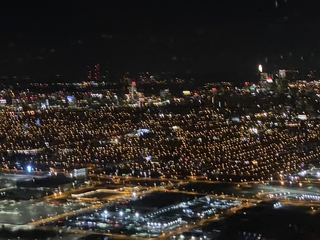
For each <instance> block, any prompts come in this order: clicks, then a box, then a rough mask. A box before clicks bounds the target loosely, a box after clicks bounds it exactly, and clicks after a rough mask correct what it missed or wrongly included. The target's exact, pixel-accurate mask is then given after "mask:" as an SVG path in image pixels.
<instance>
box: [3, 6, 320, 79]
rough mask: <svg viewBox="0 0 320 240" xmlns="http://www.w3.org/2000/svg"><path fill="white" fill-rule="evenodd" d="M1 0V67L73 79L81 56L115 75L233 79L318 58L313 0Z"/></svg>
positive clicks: (81, 74)
mask: <svg viewBox="0 0 320 240" xmlns="http://www.w3.org/2000/svg"><path fill="white" fill-rule="evenodd" d="M6 2H7V3H5V4H4V3H1V6H0V32H1V38H0V76H8V77H12V76H17V77H19V78H20V77H25V76H30V77H31V78H35V79H41V78H45V79H49V78H54V77H55V76H57V75H61V76H64V77H66V78H68V79H70V80H80V79H84V78H85V75H86V66H87V65H90V64H94V63H100V65H101V68H102V70H109V72H113V73H115V74H122V73H124V72H125V71H130V72H134V73H138V72H141V71H150V72H152V73H156V72H161V71H164V72H168V71H169V72H176V73H179V74H187V75H190V76H191V75H197V74H208V75H210V74H211V75H212V76H219V77H217V78H220V77H221V76H226V78H233V79H234V80H235V81H236V79H239V80H245V79H246V78H250V76H252V75H254V74H255V73H256V70H257V65H258V64H259V63H261V64H263V65H264V67H265V68H266V69H268V70H269V71H273V70H275V69H278V68H288V69H299V70H302V71H306V70H310V69H318V68H319V67H318V66H319V64H320V49H319V44H320V41H319V37H320V36H319V35H320V34H319V30H320V15H319V13H318V11H319V9H320V1H319V0H305V1H302V0H278V1H272V0H223V1H216V0H214V1H208V0H207V1H199V0H197V1H193V2H192V1H173V0H170V1H169V0H168V1H156V0H155V1H139V0H135V1H121V0H116V1H108V0H106V1H49V0H48V1H47V0H46V1H14V0H12V1H6ZM216 80H223V79H216ZM228 80H229V79H228Z"/></svg>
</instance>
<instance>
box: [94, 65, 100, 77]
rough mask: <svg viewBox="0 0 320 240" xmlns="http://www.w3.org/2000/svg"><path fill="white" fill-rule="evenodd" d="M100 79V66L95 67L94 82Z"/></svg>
mask: <svg viewBox="0 0 320 240" xmlns="http://www.w3.org/2000/svg"><path fill="white" fill-rule="evenodd" d="M99 79H100V64H96V65H94V80H96V81H98V80H99Z"/></svg>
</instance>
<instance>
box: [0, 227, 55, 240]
mask: <svg viewBox="0 0 320 240" xmlns="http://www.w3.org/2000/svg"><path fill="white" fill-rule="evenodd" d="M55 236H57V233H56V232H55V231H52V230H37V229H34V230H17V231H11V230H9V229H5V228H4V227H2V229H0V239H15V238H17V239H26V240H27V239H30V240H31V239H32V240H34V239H38V240H42V239H48V238H50V237H55Z"/></svg>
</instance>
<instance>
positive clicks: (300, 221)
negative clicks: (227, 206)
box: [206, 206, 320, 240]
mask: <svg viewBox="0 0 320 240" xmlns="http://www.w3.org/2000/svg"><path fill="white" fill-rule="evenodd" d="M319 222H320V212H319V211H318V209H315V208H314V209H311V208H310V207H292V206H290V207H288V206H284V207H282V208H279V209H274V208H271V207H265V206H257V207H253V208H247V209H242V210H241V211H239V212H237V214H235V215H232V216H230V217H228V218H226V219H224V220H223V221H222V222H220V223H221V224H219V225H220V230H221V234H220V237H219V240H227V239H233V240H244V239H246V240H253V239H265V240H271V239H272V240H286V239H288V240H289V239H290V240H295V239H296V240H301V239H308V240H318V239H319V236H320V228H319ZM206 228H211V229H212V228H215V226H211V227H210V226H209V225H208V226H206Z"/></svg>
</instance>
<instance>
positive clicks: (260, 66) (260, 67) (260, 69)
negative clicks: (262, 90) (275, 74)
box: [258, 64, 262, 72]
mask: <svg viewBox="0 0 320 240" xmlns="http://www.w3.org/2000/svg"><path fill="white" fill-rule="evenodd" d="M258 69H259V72H262V65H261V64H259V67H258Z"/></svg>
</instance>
